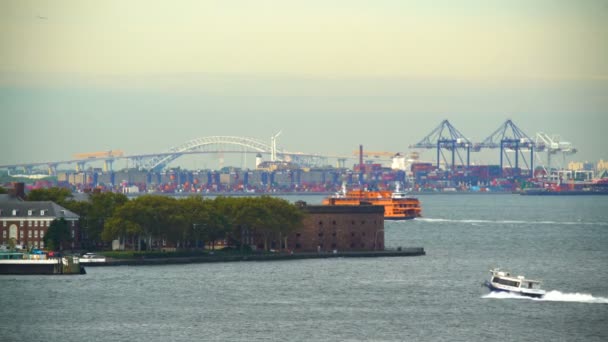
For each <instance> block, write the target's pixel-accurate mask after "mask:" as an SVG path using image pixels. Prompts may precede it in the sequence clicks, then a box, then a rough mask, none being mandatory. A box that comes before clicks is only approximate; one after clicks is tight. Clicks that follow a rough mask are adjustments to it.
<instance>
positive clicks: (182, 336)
mask: <svg viewBox="0 0 608 342" xmlns="http://www.w3.org/2000/svg"><path fill="white" fill-rule="evenodd" d="M289 199H290V200H296V199H297V198H289ZM303 199H304V200H306V201H308V202H309V203H319V202H320V200H321V198H320V197H319V198H315V197H311V196H306V197H305V198H303ZM421 200H422V204H423V210H424V212H423V214H424V216H425V217H424V218H423V219H420V220H415V221H410V222H387V224H386V244H387V246H388V247H397V246H422V247H424V248H425V249H426V251H427V255H426V256H423V257H410V258H376V259H368V258H362V259H325V260H301V261H283V262H252V263H245V262H236V263H223V264H196V265H183V266H147V267H126V266H124V267H112V268H109V267H108V268H105V267H102V268H92V267H89V268H88V269H87V271H88V274H87V275H84V276H0V289H1V290H2V295H1V296H0V307H1V308H2V309H3V317H2V319H0V340H2V341H193V340H201V341H269V340H270V341H273V340H274V341H490V340H500V341H504V340H511V341H606V340H608V323H607V321H608V267H607V266H608V196H604V197H576V196H575V197H526V196H517V195H468V196H467V195H427V196H422V197H421ZM492 267H502V268H506V269H510V270H512V271H513V272H515V273H522V274H525V275H527V276H529V277H531V278H540V279H542V280H543V281H544V288H545V289H546V290H549V291H551V292H550V293H549V294H548V296H547V297H548V298H547V299H544V300H533V299H526V298H518V297H516V296H509V295H495V294H488V291H487V289H485V288H482V287H481V286H480V284H481V282H482V281H483V280H484V279H486V278H487V276H488V270H489V269H490V268H492Z"/></svg>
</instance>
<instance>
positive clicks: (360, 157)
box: [359, 145, 363, 172]
mask: <svg viewBox="0 0 608 342" xmlns="http://www.w3.org/2000/svg"><path fill="white" fill-rule="evenodd" d="M359 170H360V171H361V172H363V145H359Z"/></svg>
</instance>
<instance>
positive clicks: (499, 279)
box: [484, 268, 545, 298]
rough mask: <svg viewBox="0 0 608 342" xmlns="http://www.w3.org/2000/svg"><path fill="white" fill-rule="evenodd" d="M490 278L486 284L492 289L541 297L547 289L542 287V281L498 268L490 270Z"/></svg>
mask: <svg viewBox="0 0 608 342" xmlns="http://www.w3.org/2000/svg"><path fill="white" fill-rule="evenodd" d="M490 274H491V275H492V276H491V277H490V280H486V281H485V283H484V285H485V286H487V287H488V288H489V289H490V291H499V292H509V293H513V294H517V295H521V296H527V297H534V298H541V297H542V296H544V295H545V290H542V289H541V288H540V284H541V281H539V280H531V279H526V278H525V277H524V276H521V275H519V276H512V275H511V273H509V272H506V271H501V270H499V269H498V268H495V269H492V270H490Z"/></svg>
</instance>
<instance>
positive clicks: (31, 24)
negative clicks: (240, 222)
mask: <svg viewBox="0 0 608 342" xmlns="http://www.w3.org/2000/svg"><path fill="white" fill-rule="evenodd" d="M444 119H448V120H449V121H450V122H451V123H452V124H453V125H454V126H455V127H456V128H457V129H458V130H459V131H460V132H462V133H463V134H464V135H465V136H467V137H468V138H469V139H470V140H472V141H474V142H479V141H482V140H484V139H485V138H487V137H488V136H489V135H490V134H491V133H492V132H494V131H495V130H496V129H498V128H499V127H500V126H501V125H502V124H503V123H504V122H505V121H506V120H507V119H511V120H513V122H514V123H515V124H516V125H517V126H518V127H519V128H521V129H522V130H523V131H524V132H525V133H526V134H528V135H529V136H531V137H534V136H535V134H536V132H545V133H547V134H549V135H559V136H560V137H561V140H562V141H569V142H572V143H573V144H574V146H575V147H576V148H577V150H578V153H577V154H576V155H574V156H572V157H568V159H569V160H577V161H597V160H599V159H604V160H607V159H608V150H607V146H608V145H607V144H606V143H605V138H604V135H603V134H604V132H605V131H606V127H608V1H605V0H604V1H599V0H582V1H566V0H563V1H562V0H537V1H524V0H511V1H490V0H488V1H474V0H463V1H444V0H439V1H415V0H412V1H407V0H399V1H397V0H394V1H393V0H376V1H357V0H337V1H331V0H325V1H321V0H308V1H292V0H281V1H268V0H257V1H246V0H224V1H204V0H203V1H189V0H183V1H162V0H159V1H143V0H141V1H140V0H131V1H117V0H107V1H101V2H100V1H88V0H79V1H62V0H58V1H11V0H2V1H0V127H1V128H2V129H1V133H0V165H6V164H18V163H26V162H45V161H53V160H66V159H71V156H72V155H73V154H74V153H81V152H95V151H105V150H110V149H114V150H118V149H120V150H123V151H125V153H126V154H139V153H154V152H163V151H166V150H168V149H169V148H171V147H174V146H178V145H181V144H183V143H184V142H186V141H188V140H191V139H195V138H199V137H207V136H218V135H227V136H244V137H252V138H257V139H260V140H263V141H266V142H267V143H270V136H272V135H273V134H275V133H277V132H279V131H282V134H281V136H280V137H279V139H278V146H279V147H282V148H284V149H286V150H289V151H301V152H311V153H327V154H340V155H342V154H347V155H348V154H351V153H352V151H353V150H356V149H357V148H358V146H359V145H360V144H363V145H364V148H365V149H367V150H373V151H389V152H402V153H407V152H408V151H410V149H409V146H410V145H413V144H415V143H417V142H418V141H420V140H422V139H423V138H424V137H425V136H426V135H427V134H429V133H430V132H431V131H432V130H433V129H434V128H435V127H436V126H437V125H439V124H440V122H441V121H442V120H444ZM498 155H499V154H498V152H497V151H496V152H488V153H483V154H476V155H474V156H473V157H472V159H473V160H474V161H476V162H478V163H496V162H497V160H498ZM422 156H423V159H429V160H432V159H434V156H435V152H434V151H432V150H428V151H426V152H423V154H422ZM179 160H180V159H178V160H177V161H176V164H179Z"/></svg>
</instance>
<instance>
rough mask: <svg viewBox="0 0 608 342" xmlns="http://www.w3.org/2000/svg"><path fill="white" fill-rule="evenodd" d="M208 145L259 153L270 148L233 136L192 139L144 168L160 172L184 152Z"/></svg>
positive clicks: (268, 150) (265, 151)
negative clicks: (245, 149) (231, 146)
mask: <svg viewBox="0 0 608 342" xmlns="http://www.w3.org/2000/svg"><path fill="white" fill-rule="evenodd" d="M209 145H235V146H241V147H245V148H248V149H251V150H254V151H258V152H261V153H270V152H271V146H270V145H269V144H265V143H263V142H261V141H260V140H257V139H254V138H248V137H233V136H211V137H203V138H197V139H192V140H190V141H187V142H185V143H183V144H181V145H179V146H176V147H172V148H170V149H169V151H168V152H169V153H167V154H163V155H160V156H157V157H154V158H152V159H150V160H148V161H147V162H146V164H145V165H144V168H146V169H148V170H154V171H160V170H162V169H163V168H165V167H166V166H167V165H168V164H169V163H171V162H172V161H174V160H175V159H177V158H179V157H181V156H182V155H183V153H184V152H189V151H195V150H199V149H201V148H203V147H205V146H209Z"/></svg>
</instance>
